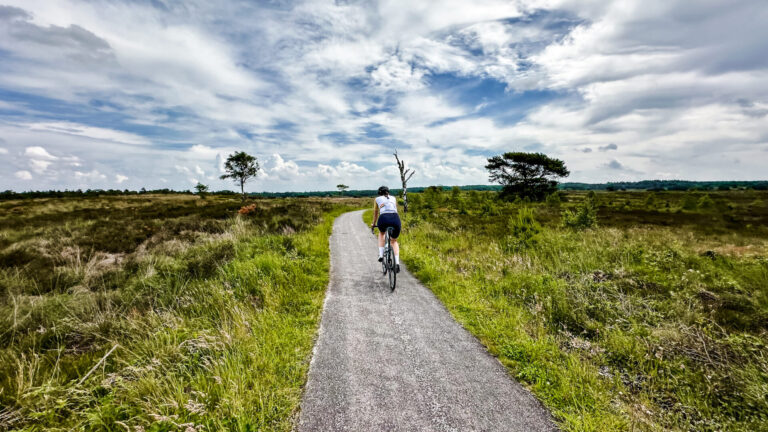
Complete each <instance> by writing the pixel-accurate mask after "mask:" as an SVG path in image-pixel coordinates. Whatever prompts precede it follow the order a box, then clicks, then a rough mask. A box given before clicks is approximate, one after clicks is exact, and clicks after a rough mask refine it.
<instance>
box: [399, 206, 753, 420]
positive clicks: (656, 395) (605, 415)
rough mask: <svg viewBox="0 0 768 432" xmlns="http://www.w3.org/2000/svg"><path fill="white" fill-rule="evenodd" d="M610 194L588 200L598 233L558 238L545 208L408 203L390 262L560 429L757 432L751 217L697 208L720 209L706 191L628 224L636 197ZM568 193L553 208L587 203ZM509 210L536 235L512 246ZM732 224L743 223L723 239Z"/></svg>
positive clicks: (563, 233)
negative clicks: (689, 204) (441, 306)
mask: <svg viewBox="0 0 768 432" xmlns="http://www.w3.org/2000/svg"><path fill="white" fill-rule="evenodd" d="M414 196H417V197H418V195H416V194H414ZM618 196H619V197H621V198H620V201H619V200H616V197H617V194H598V197H596V201H597V202H598V203H599V204H598V205H599V211H598V215H600V216H599V217H598V223H599V225H598V226H599V227H598V228H592V229H587V230H585V231H574V230H571V229H567V228H560V223H559V218H558V214H557V213H555V211H559V209H554V210H553V207H554V206H552V205H526V204H524V203H520V204H518V205H514V204H505V203H501V202H498V201H495V200H493V198H492V197H491V196H487V197H483V196H478V195H477V194H475V196H474V197H473V196H472V195H469V194H463V196H461V197H459V198H458V199H462V200H464V203H463V204H462V207H461V208H464V211H465V212H466V213H467V214H466V216H463V215H462V212H461V211H460V210H452V209H457V208H459V207H457V206H454V205H450V206H448V205H441V204H440V198H439V197H438V198H435V197H419V198H417V199H416V200H415V202H420V200H421V202H424V201H427V202H429V201H431V202H429V205H426V206H419V205H414V206H412V208H413V210H414V211H413V212H412V213H411V214H410V215H408V217H407V218H405V221H406V222H405V227H404V230H403V235H402V241H401V242H402V257H403V260H404V262H405V263H406V264H407V265H408V268H409V270H411V271H412V272H414V274H415V275H416V276H417V277H418V278H419V279H420V280H422V281H423V282H424V283H426V285H427V286H428V287H429V288H431V289H432V290H433V291H434V292H435V294H436V295H437V296H438V297H439V298H440V299H441V300H442V301H443V302H444V303H445V304H446V306H447V307H448V309H449V310H450V311H451V313H452V314H453V315H454V316H455V317H456V318H457V320H459V321H460V322H461V323H462V324H463V325H464V326H465V327H466V328H467V329H468V330H469V331H470V332H472V333H474V334H475V335H476V336H477V337H478V338H479V339H480V340H481V342H482V343H483V344H485V345H486V346H487V347H488V349H489V351H490V352H491V353H493V354H494V355H496V356H497V357H498V358H499V360H500V361H501V362H502V363H503V364H504V365H505V366H507V368H508V369H509V371H510V373H511V374H513V375H514V376H515V377H516V378H517V379H519V380H520V381H522V382H524V383H525V384H526V385H528V386H529V388H531V390H532V391H533V392H534V393H535V394H536V395H537V397H539V398H540V399H541V400H542V401H543V402H544V403H545V405H546V406H547V407H549V408H550V409H551V410H552V412H553V413H554V414H555V416H556V418H557V419H558V421H559V423H560V425H561V426H562V427H563V429H565V430H568V431H616V430H658V431H661V430H681V431H688V430H695V431H722V430H729V431H759V430H768V357H767V356H766V352H768V350H767V349H766V345H767V344H768V236H766V235H765V233H766V230H765V228H766V224H765V219H764V218H763V216H762V215H763V213H764V212H763V211H762V210H761V211H756V212H754V213H751V214H750V213H748V212H746V213H739V212H738V211H736V212H732V213H730V215H729V214H722V213H710V212H715V211H717V209H718V208H719V209H721V210H724V211H728V210H727V209H728V207H727V206H728V205H729V204H731V203H729V202H728V200H729V195H727V194H718V195H717V196H716V197H715V199H714V204H713V205H714V206H715V210H713V209H712V205H710V204H707V205H706V206H703V207H702V208H698V207H697V210H695V211H696V212H697V213H691V212H689V211H688V210H681V211H677V210H675V207H673V208H672V210H671V211H670V212H669V214H668V215H667V217H666V218H665V219H664V224H663V225H667V226H663V225H662V224H660V223H657V219H656V218H655V217H654V216H651V217H649V218H647V222H645V223H643V219H637V215H638V214H639V213H640V212H647V211H648V210H647V209H644V208H645V207H647V206H648V205H649V204H647V202H648V200H647V199H646V198H647V196H646V195H645V194H643V193H635V194H634V195H632V194H630V193H623V194H619V195H618ZM565 198H566V199H565V202H563V203H562V206H564V207H566V210H568V209H569V208H574V207H576V206H578V205H580V204H579V203H580V202H582V201H583V200H584V197H583V195H580V194H569V195H568V196H567V197H565ZM445 199H446V200H447V199H448V197H446V198H445ZM450 199H453V200H456V199H457V197H451V198H450ZM659 199H664V200H670V199H672V200H673V203H674V204H673V205H674V206H680V207H677V208H682V205H683V204H684V202H685V201H686V199H688V198H687V197H686V196H684V194H682V193H681V194H678V195H674V194H670V193H658V194H656V195H655V196H654V199H653V200H651V201H653V203H652V205H658V204H655V203H658V201H659ZM708 199H711V198H708ZM740 199H742V198H741V197H740V196H738V195H734V201H735V202H738V200H740ZM746 199H748V200H755V199H756V198H755V197H747V198H746ZM762 199H764V197H763V198H762ZM628 200H629V203H627V201H628ZM697 200H701V198H697ZM616 202H620V206H619V207H617V206H616ZM697 202H698V201H697ZM489 206H493V212H489V211H488V207H489ZM521 206H528V207H530V208H531V210H532V211H533V212H534V213H535V215H536V218H537V219H538V220H539V221H542V222H543V226H544V227H543V229H542V230H541V232H538V229H536V230H534V231H536V232H537V235H536V238H537V241H536V242H531V243H529V245H528V247H525V248H521V247H516V248H509V247H506V245H507V244H509V243H510V242H513V243H514V242H518V243H519V239H518V238H517V237H519V235H517V236H515V234H514V233H512V231H514V230H512V231H510V229H509V228H508V227H509V226H512V227H514V228H515V229H516V230H517V231H526V230H524V229H520V227H519V225H521V224H523V222H525V221H524V220H523V218H521V217H520V216H517V214H518V208H520V207H521ZM641 207H642V209H641ZM531 210H528V211H531ZM656 211H657V212H659V213H666V211H667V210H666V208H665V207H664V206H662V207H661V208H659V209H658V210H656ZM622 213H626V214H627V215H628V217H627V218H626V219H623V218H622ZM525 214H529V213H525ZM734 214H735V215H736V216H734ZM733 217H736V218H738V217H748V218H751V219H750V220H751V221H752V222H751V223H752V225H751V226H750V227H747V224H746V223H743V222H742V223H741V224H740V228H739V229H731V228H729V227H730V224H731V223H734V222H733V220H732V218H733ZM698 218H708V219H709V223H710V225H709V226H704V227H701V226H695V225H694V224H691V221H696V220H698ZM510 219H512V221H511V222H510V223H509V225H508V221H509V220H510ZM735 223H736V224H739V221H738V219H737V220H736V222H735Z"/></svg>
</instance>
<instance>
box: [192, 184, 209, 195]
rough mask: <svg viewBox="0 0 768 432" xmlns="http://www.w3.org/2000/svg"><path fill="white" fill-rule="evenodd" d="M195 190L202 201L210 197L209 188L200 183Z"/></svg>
mask: <svg viewBox="0 0 768 432" xmlns="http://www.w3.org/2000/svg"><path fill="white" fill-rule="evenodd" d="M195 190H196V191H197V195H198V196H200V198H201V199H205V197H206V196H207V195H208V186H207V185H204V184H202V183H200V182H198V183H197V184H196V185H195Z"/></svg>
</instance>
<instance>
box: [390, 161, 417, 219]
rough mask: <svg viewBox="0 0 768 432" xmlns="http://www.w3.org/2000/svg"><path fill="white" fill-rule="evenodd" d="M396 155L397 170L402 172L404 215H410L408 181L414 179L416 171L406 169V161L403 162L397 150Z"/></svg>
mask: <svg viewBox="0 0 768 432" xmlns="http://www.w3.org/2000/svg"><path fill="white" fill-rule="evenodd" d="M394 155H395V160H396V161H397V168H398V169H399V170H400V181H401V182H402V183H403V213H408V180H410V179H411V177H413V175H414V174H415V173H416V171H414V170H413V169H411V168H408V169H405V161H401V160H400V158H399V157H398V156H397V150H395V153H394ZM409 173H410V174H409Z"/></svg>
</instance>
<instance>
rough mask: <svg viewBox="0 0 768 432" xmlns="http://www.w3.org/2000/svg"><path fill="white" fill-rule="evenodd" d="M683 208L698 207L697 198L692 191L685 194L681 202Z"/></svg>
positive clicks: (694, 208) (693, 208) (691, 208)
mask: <svg viewBox="0 0 768 432" xmlns="http://www.w3.org/2000/svg"><path fill="white" fill-rule="evenodd" d="M682 207H683V210H689V211H690V210H696V209H697V208H698V207H699V200H698V199H697V198H696V195H695V194H694V193H692V192H689V193H687V194H685V197H684V198H683V204H682Z"/></svg>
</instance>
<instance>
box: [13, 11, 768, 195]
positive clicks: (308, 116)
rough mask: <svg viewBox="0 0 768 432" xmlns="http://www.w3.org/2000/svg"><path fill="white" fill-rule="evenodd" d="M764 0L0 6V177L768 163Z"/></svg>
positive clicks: (36, 185) (298, 180)
mask: <svg viewBox="0 0 768 432" xmlns="http://www.w3.org/2000/svg"><path fill="white" fill-rule="evenodd" d="M766 23H768V2H766V1H765V0H719V1H718V0H696V1H695V2H692V1H689V0H519V1H499V0H463V1H461V0H430V1H414V0H407V1H406V0H380V1H375V0H365V1H362V0H361V1H354V0H348V1H344V0H336V1H335V2H334V1H319V0H318V1H281V0H265V1H246V0H231V1H213V0H185V1H184V2H178V1H170V0H131V1H129V0H57V1H50V0H0V190H5V189H12V190H17V191H24V190H47V189H65V188H68V189H77V188H82V189H86V188H102V189H139V188H141V187H146V188H147V189H155V188H172V189H182V190H184V189H189V188H192V187H193V186H194V185H195V184H196V183H197V182H201V183H204V184H207V185H209V186H210V188H211V189H213V190H220V189H235V185H234V184H233V183H232V182H231V181H228V180H220V179H219V176H220V175H221V174H222V173H223V171H222V170H223V165H224V161H225V160H226V157H227V155H229V154H231V153H232V152H235V151H245V152H247V153H249V154H252V155H254V156H256V157H257V158H258V160H259V162H260V164H261V168H262V169H261V171H260V173H259V176H258V178H256V179H255V180H253V181H251V182H250V183H249V184H248V185H247V186H246V188H247V190H249V191H304V190H331V189H334V188H335V186H336V185H337V184H339V183H344V184H347V185H349V186H350V187H351V188H352V189H368V188H375V187H377V186H379V185H382V184H386V185H390V186H392V187H398V186H399V176H398V174H397V168H396V166H395V160H394V157H393V155H392V153H393V151H394V150H397V151H398V153H399V155H400V157H401V158H402V159H403V160H405V162H406V164H407V166H409V167H411V168H413V169H415V171H416V174H415V175H414V177H413V178H412V180H411V182H410V184H409V186H428V185H467V184H487V183H488V173H487V171H486V170H485V169H484V165H485V163H486V159H487V158H488V157H490V156H493V155H497V154H501V153H503V152H507V151H525V152H543V153H546V154H547V155H549V156H552V157H556V158H560V159H562V160H564V161H565V163H566V165H567V166H568V168H569V169H570V171H571V176H570V177H569V178H568V179H567V180H568V181H578V182H606V181H627V180H642V179H686V180H758V179H761V180H765V179H768V174H767V173H768V43H766V41H768V25H766Z"/></svg>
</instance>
